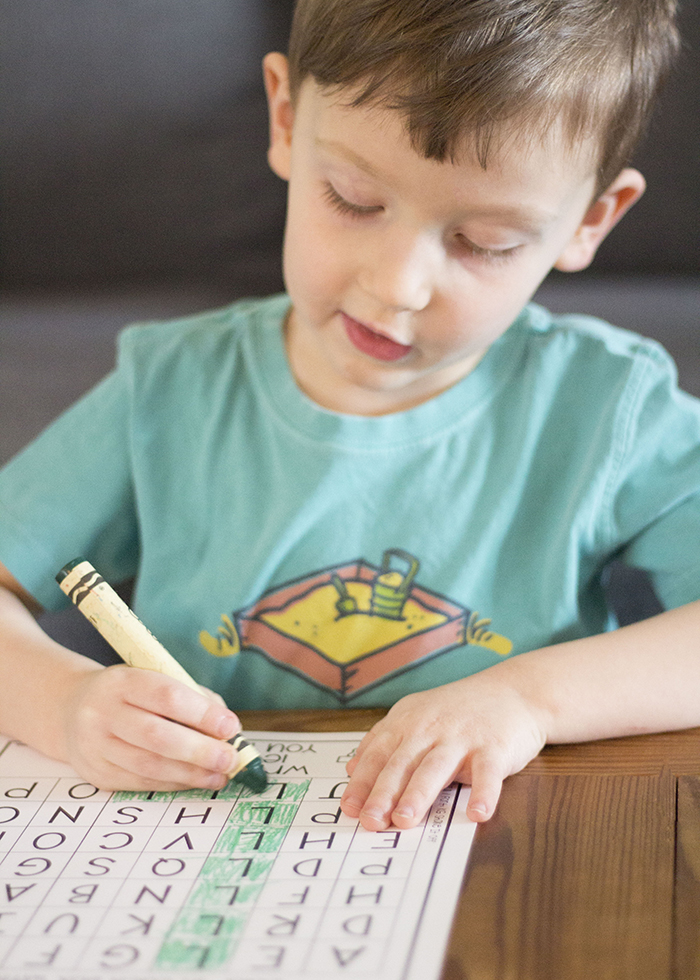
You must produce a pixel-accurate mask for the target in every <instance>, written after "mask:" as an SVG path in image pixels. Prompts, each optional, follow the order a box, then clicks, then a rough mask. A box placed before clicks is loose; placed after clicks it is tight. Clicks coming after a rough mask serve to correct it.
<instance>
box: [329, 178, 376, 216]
mask: <svg viewBox="0 0 700 980" xmlns="http://www.w3.org/2000/svg"><path fill="white" fill-rule="evenodd" d="M323 196H324V198H325V199H326V200H327V201H328V203H329V204H330V205H331V206H332V207H333V208H334V209H335V210H336V211H337V212H338V213H339V214H348V215H351V216H352V217H354V218H362V217H365V216H366V215H369V214H379V213H380V212H381V211H383V210H384V209H383V207H382V206H381V205H380V204H374V205H368V204H352V203H351V202H350V201H346V200H345V198H344V197H341V196H340V194H339V193H338V192H337V190H336V189H335V187H333V185H332V184H329V183H326V184H325V187H324V190H323Z"/></svg>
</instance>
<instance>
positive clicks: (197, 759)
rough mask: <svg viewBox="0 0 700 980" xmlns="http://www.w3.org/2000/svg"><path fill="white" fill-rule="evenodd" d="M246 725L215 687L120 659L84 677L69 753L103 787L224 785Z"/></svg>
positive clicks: (71, 718)
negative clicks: (198, 686)
mask: <svg viewBox="0 0 700 980" xmlns="http://www.w3.org/2000/svg"><path fill="white" fill-rule="evenodd" d="M240 728H241V725H240V722H239V721H238V718H237V717H236V715H235V714H234V713H233V712H232V711H229V709H228V708H226V706H225V705H224V702H223V701H222V699H221V698H219V697H218V695H215V694H214V693H213V692H210V691H206V689H204V688H203V689H202V693H201V694H199V693H198V692H197V691H193V690H192V689H190V688H189V687H187V686H186V685H184V684H181V683H180V682H179V681H175V680H173V679H172V678H170V677H166V676H164V675H163V674H160V673H157V672H156V671H152V670H139V669H138V668H136V667H127V666H126V665H124V666H122V665H117V666H114V667H108V668H106V669H103V670H91V671H90V672H89V673H87V674H86V675H84V676H83V677H81V678H80V680H79V682H78V685H77V689H76V692H75V696H74V698H73V699H71V702H70V703H69V704H68V705H67V709H66V718H65V732H66V747H67V752H66V754H67V758H68V761H69V762H70V764H71V765H72V766H73V768H74V769H75V770H76V771H77V772H78V773H79V774H80V775H81V776H83V778H85V779H89V780H90V782H92V783H94V784H95V785H96V786H98V787H99V788H100V789H123V790H170V791H172V790H179V789H189V788H193V787H197V788H201V789H212V790H214V789H222V788H223V787H224V786H225V785H226V783H227V781H228V780H227V776H226V774H227V773H228V772H230V771H231V770H232V769H233V768H234V765H235V758H236V755H237V753H236V751H235V749H234V748H233V747H232V746H231V745H229V744H228V743H227V742H226V741H225V740H226V739H228V738H232V737H233V736H234V735H235V734H236V733H237V732H238V731H240Z"/></svg>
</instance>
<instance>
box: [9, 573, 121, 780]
mask: <svg viewBox="0 0 700 980" xmlns="http://www.w3.org/2000/svg"><path fill="white" fill-rule="evenodd" d="M101 669H102V668H101V667H100V665H99V664H97V663H94V662H93V661H91V660H89V659H88V658H86V657H82V656H80V655H79V654H77V653H73V652H72V651H70V650H67V649H66V648H65V647H62V646H61V645H60V644H58V643H56V642H55V641H54V640H52V639H51V638H50V637H49V636H48V635H47V634H46V633H45V632H44V631H43V630H42V629H41V627H40V626H39V625H38V623H37V622H36V620H35V619H34V617H33V616H32V614H31V613H30V612H29V610H28V609H27V608H26V607H25V606H24V605H23V604H22V602H21V601H20V600H19V599H18V598H17V596H15V595H14V594H13V593H12V592H10V591H9V590H8V589H6V588H4V587H3V586H0V731H1V732H2V733H3V734H5V735H10V736H12V737H13V738H17V739H19V740H20V741H22V742H26V743H27V744H28V745H31V746H33V747H34V748H37V749H39V750H40V751H42V752H44V753H45V754H46V755H49V756H51V757H53V758H55V759H61V760H64V761H66V760H67V748H66V743H65V727H64V719H65V709H66V705H67V703H68V702H69V701H70V699H71V697H72V694H73V692H74V691H75V689H76V687H77V685H78V684H79V683H80V680H81V678H82V677H84V676H85V675H86V674H87V673H90V672H91V671H93V670H101Z"/></svg>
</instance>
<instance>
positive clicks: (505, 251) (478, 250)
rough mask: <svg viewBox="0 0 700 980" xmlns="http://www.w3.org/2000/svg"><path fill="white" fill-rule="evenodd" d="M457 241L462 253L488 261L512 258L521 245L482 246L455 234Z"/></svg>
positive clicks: (502, 260) (501, 260) (503, 260)
mask: <svg viewBox="0 0 700 980" xmlns="http://www.w3.org/2000/svg"><path fill="white" fill-rule="evenodd" d="M457 243H458V248H459V249H460V250H461V251H462V252H463V253H466V254H467V255H470V256H473V257H474V258H476V259H485V260H486V261H490V262H505V261H507V260H508V259H512V258H514V257H515V256H516V255H517V253H518V252H519V251H520V249H521V248H522V245H512V246H511V247H510V248H482V246H481V245H475V244H474V242H470V241H469V239H468V238H465V237H464V235H457Z"/></svg>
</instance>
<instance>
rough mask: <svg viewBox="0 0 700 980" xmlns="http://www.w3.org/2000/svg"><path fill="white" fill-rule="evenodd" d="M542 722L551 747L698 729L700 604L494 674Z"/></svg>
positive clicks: (509, 664)
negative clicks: (531, 707)
mask: <svg viewBox="0 0 700 980" xmlns="http://www.w3.org/2000/svg"><path fill="white" fill-rule="evenodd" d="M493 669H494V670H495V671H503V679H504V681H507V682H508V683H510V684H512V685H513V686H514V687H515V688H516V689H517V690H518V692H519V693H520V694H521V695H522V696H523V697H524V698H525V699H526V700H527V701H528V702H529V703H530V704H531V705H534V706H535V707H536V710H537V711H538V712H539V713H540V714H541V716H542V719H543V727H544V729H545V731H546V733H547V741H548V742H549V743H563V742H580V741H588V740H592V739H598V738H610V737H615V736H622V735H636V734H641V733H645V732H647V733H648V732H656V731H669V730H674V729H682V728H691V727H695V726H697V725H700V696H699V692H700V602H694V603H690V604H689V605H687V606H681V607H679V608H678V609H673V610H669V611H667V612H664V613H661V614H660V615H658V616H654V617H652V618H650V619H647V620H644V621H642V622H639V623H634V624H633V625H631V626H625V627H622V628H620V629H618V630H615V631H613V632H610V633H603V634H601V635H599V636H592V637H586V638H585V639H581V640H573V641H571V642H567V643H561V644H557V645H556V646H552V647H546V648H543V649H541V650H535V651H532V652H531V653H527V654H523V655H522V656H519V657H514V658H512V660H509V661H504V662H503V663H502V664H498V665H497V666H496V667H494V668H493Z"/></svg>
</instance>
